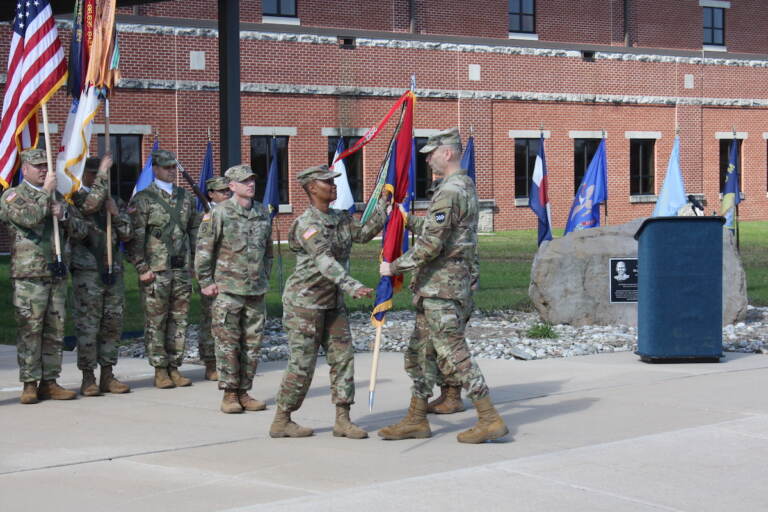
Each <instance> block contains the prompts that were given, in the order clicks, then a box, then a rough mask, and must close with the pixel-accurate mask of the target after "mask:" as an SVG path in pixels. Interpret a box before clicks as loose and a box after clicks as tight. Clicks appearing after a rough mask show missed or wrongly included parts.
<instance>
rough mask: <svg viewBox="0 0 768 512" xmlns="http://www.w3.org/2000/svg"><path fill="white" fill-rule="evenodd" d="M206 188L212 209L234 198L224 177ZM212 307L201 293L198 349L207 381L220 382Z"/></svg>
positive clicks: (207, 298)
mask: <svg viewBox="0 0 768 512" xmlns="http://www.w3.org/2000/svg"><path fill="white" fill-rule="evenodd" d="M205 188H206V189H207V190H208V193H207V196H208V205H209V206H210V207H211V208H214V207H215V206H216V205H217V204H219V203H222V202H224V201H226V200H227V199H229V198H230V197H232V191H231V190H229V180H228V179H227V178H225V177H224V176H216V177H213V178H211V179H209V180H206V181H205ZM201 226H202V224H201ZM212 306H213V297H207V296H205V295H203V294H202V293H201V294H200V309H201V315H202V321H201V322H200V338H199V341H198V349H199V351H200V359H201V360H202V361H203V363H205V380H219V374H218V373H217V372H216V351H215V348H214V342H213V335H212V334H211V307H212Z"/></svg>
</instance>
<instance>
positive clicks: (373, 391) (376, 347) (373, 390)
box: [368, 321, 384, 412]
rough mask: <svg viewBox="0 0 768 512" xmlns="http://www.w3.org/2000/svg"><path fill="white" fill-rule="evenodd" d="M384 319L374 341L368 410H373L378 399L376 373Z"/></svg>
mask: <svg viewBox="0 0 768 512" xmlns="http://www.w3.org/2000/svg"><path fill="white" fill-rule="evenodd" d="M383 326H384V322H383V321H382V322H381V323H379V325H377V326H376V338H375V339H374V342H373V361H372V362H371V378H370V380H369V383H368V412H372V411H373V402H374V400H375V399H376V374H377V373H378V371H379V353H380V352H381V328H382V327H383Z"/></svg>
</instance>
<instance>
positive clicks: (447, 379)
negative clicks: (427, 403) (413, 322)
mask: <svg viewBox="0 0 768 512" xmlns="http://www.w3.org/2000/svg"><path fill="white" fill-rule="evenodd" d="M474 310H475V301H474V300H473V299H472V297H470V298H469V300H468V301H467V302H466V304H464V303H462V311H463V313H464V327H465V328H466V326H467V325H468V324H469V319H470V318H471V317H472V312H473V311H474ZM414 333H415V330H414ZM410 343H414V337H413V335H412V336H411V340H410ZM428 356H429V357H431V358H432V364H435V365H436V364H437V360H436V354H435V352H434V351H430V354H428ZM438 369H440V367H439V366H438ZM435 384H437V385H438V386H452V387H455V388H458V387H461V380H460V379H459V378H458V377H457V376H456V374H455V373H452V374H450V375H443V372H442V371H440V372H438V374H437V381H436V382H435Z"/></svg>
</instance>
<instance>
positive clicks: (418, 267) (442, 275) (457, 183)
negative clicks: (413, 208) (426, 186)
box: [392, 170, 479, 301]
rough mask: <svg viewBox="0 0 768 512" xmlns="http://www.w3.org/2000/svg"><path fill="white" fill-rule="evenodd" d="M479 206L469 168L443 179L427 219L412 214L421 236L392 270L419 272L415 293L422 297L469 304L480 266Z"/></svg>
mask: <svg viewBox="0 0 768 512" xmlns="http://www.w3.org/2000/svg"><path fill="white" fill-rule="evenodd" d="M477 222H478V202H477V192H476V190H475V184H474V183H473V182H472V180H471V179H470V178H469V177H468V176H467V172H466V171H465V170H461V171H458V172H456V173H454V174H452V175H451V176H449V177H447V178H445V179H444V180H443V183H442V184H440V187H439V188H438V189H437V191H436V192H435V195H434V196H433V197H432V201H431V202H430V203H429V210H428V211H427V215H426V217H424V220H416V219H414V218H413V217H411V216H409V218H408V225H409V227H412V228H413V229H414V232H417V233H419V235H420V236H419V238H418V239H417V240H416V243H415V244H414V245H413V247H411V249H410V250H409V251H408V252H407V253H405V254H403V255H402V256H400V257H399V258H398V259H396V260H395V261H394V262H392V272H393V273H395V274H401V273H403V272H405V271H408V270H415V273H414V276H413V279H411V290H412V291H413V293H414V294H415V295H417V296H419V297H440V298H444V299H454V300H461V301H463V300H467V299H469V298H470V297H471V295H472V291H471V286H472V284H473V282H472V279H473V274H476V275H479V266H477Z"/></svg>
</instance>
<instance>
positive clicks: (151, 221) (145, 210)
mask: <svg viewBox="0 0 768 512" xmlns="http://www.w3.org/2000/svg"><path fill="white" fill-rule="evenodd" d="M152 159H153V163H155V164H157V165H167V164H166V162H172V163H176V157H175V155H173V153H171V152H170V151H164V150H157V151H153V152H152ZM158 162H159V163H158ZM128 213H129V214H130V216H131V224H132V226H133V231H134V237H133V240H132V241H131V242H130V243H129V244H128V258H129V259H130V260H131V263H133V265H134V266H135V267H136V272H137V273H138V274H144V273H146V272H148V271H150V270H151V271H152V272H153V273H154V274H155V279H154V281H152V282H150V283H142V282H139V288H140V291H141V296H142V299H143V303H144V342H145V344H146V346H147V354H148V359H149V364H150V365H152V366H153V367H155V369H156V373H157V370H162V369H166V368H167V369H168V372H169V373H170V374H171V379H173V381H174V382H173V385H189V380H188V379H186V378H184V377H180V374H178V367H179V366H181V363H182V360H183V358H184V345H185V341H186V331H187V313H188V311H189V298H190V295H191V294H192V280H191V276H190V268H191V267H192V253H191V251H192V248H193V247H194V243H195V237H196V235H197V228H198V225H199V223H200V217H199V215H197V212H196V211H195V206H194V202H193V200H192V197H191V194H188V193H187V192H186V191H185V190H184V189H183V188H181V187H177V186H175V185H174V186H173V189H172V193H171V194H168V193H167V192H165V191H164V190H162V188H160V186H158V184H157V182H156V181H155V182H153V183H152V184H150V185H149V186H148V187H147V188H145V189H144V190H141V191H140V192H137V193H136V195H135V196H133V198H132V199H131V201H130V203H129V204H128ZM174 375H178V376H179V377H180V378H174ZM159 376H160V377H163V374H162V372H160V373H159ZM177 381H179V382H183V384H178V383H176V382H177ZM163 382H165V381H163ZM173 385H162V386H159V387H173Z"/></svg>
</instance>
